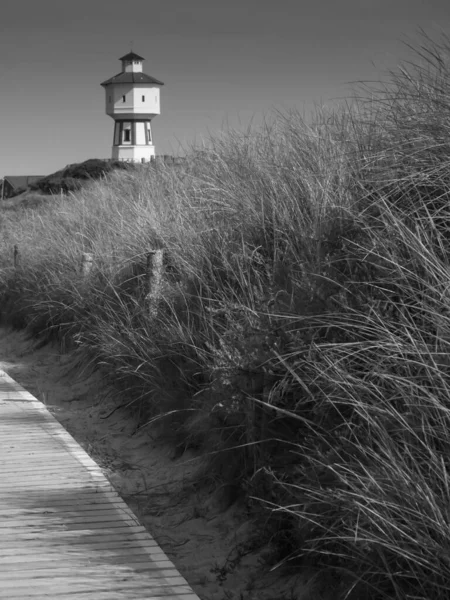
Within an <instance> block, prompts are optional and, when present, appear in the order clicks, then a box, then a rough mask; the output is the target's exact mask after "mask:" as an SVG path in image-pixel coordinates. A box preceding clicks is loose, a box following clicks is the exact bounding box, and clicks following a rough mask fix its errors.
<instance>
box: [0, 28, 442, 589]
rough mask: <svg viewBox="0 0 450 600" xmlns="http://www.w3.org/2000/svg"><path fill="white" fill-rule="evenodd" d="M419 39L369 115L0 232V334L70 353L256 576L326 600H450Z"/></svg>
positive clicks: (430, 135)
mask: <svg viewBox="0 0 450 600" xmlns="http://www.w3.org/2000/svg"><path fill="white" fill-rule="evenodd" d="M422 40H423V43H422V44H418V46H417V48H416V50H417V56H418V61H417V64H412V65H409V66H406V67H405V66H404V67H402V69H401V70H400V71H398V72H396V73H393V74H392V79H391V81H390V83H389V84H388V85H386V86H385V87H384V88H383V89H381V88H380V90H379V91H378V95H377V94H374V93H372V94H371V95H372V100H371V101H370V103H369V102H365V101H363V100H360V101H359V102H354V103H353V104H352V105H351V107H349V108H346V109H339V110H338V109H336V110H334V111H333V112H325V111H318V113H317V115H316V117H315V121H314V122H313V123H312V124H306V123H305V122H304V120H303V119H302V118H301V117H300V115H299V114H298V113H296V112H295V111H292V112H290V113H285V114H275V115H273V116H272V117H271V118H270V119H269V118H268V119H267V122H266V123H265V125H264V126H263V127H261V128H260V129H251V130H248V131H246V132H236V131H227V132H226V133H224V134H223V135H222V136H218V137H216V138H214V139H212V140H211V141H210V147H209V148H208V151H207V152H197V151H195V150H192V152H191V153H190V155H189V157H188V159H187V160H186V162H185V164H183V165H182V166H180V167H177V168H174V167H172V166H165V165H164V164H160V165H158V166H157V167H156V168H149V167H147V168H141V169H136V170H135V171H133V172H128V171H123V172H116V173H112V174H111V175H109V176H108V177H106V178H105V179H103V180H101V181H96V182H91V183H90V184H88V185H86V186H85V187H83V189H81V190H80V191H79V192H77V193H74V194H70V195H68V196H58V197H54V198H53V199H52V201H51V202H50V203H48V204H46V205H43V204H40V205H39V206H37V207H34V208H33V207H31V208H26V207H25V208H22V209H20V210H17V211H7V212H3V213H2V214H1V215H0V219H1V223H0V227H1V231H2V240H1V242H0V244H1V253H0V257H1V258H0V260H1V264H0V282H1V286H0V296H1V298H0V300H1V302H0V306H1V308H2V316H3V319H4V320H6V321H7V322H9V323H13V324H15V325H17V326H20V327H28V329H29V330H30V331H31V332H33V333H35V334H40V335H43V334H45V335H52V336H55V337H57V338H59V339H60V340H63V341H64V342H65V343H66V344H76V345H79V346H80V347H82V348H84V349H85V350H86V351H89V353H90V356H91V357H92V360H93V361H95V362H96V363H98V364H101V365H103V366H104V367H105V368H107V369H108V372H109V373H110V377H111V380H112V382H113V383H114V385H116V386H117V389H119V390H122V391H123V390H126V392H127V393H126V398H127V403H128V404H130V406H134V407H135V408H136V409H139V410H140V411H141V414H142V426H143V427H154V428H155V427H157V428H159V430H160V431H161V432H162V433H164V434H165V435H175V437H176V440H177V443H179V444H180V448H181V449H183V448H187V447H195V448H197V449H200V450H201V452H202V453H203V454H204V456H205V457H207V458H208V469H207V472H208V473H209V477H210V479H211V481H212V482H214V483H215V485H217V486H218V487H219V486H225V487H226V489H227V490H228V491H229V493H230V494H231V498H234V497H241V498H244V500H245V501H246V502H247V504H248V506H249V507H250V508H251V510H252V511H253V512H252V514H257V515H259V518H261V519H262V521H263V522H264V524H265V527H264V528H261V532H262V533H261V536H262V538H263V541H265V542H266V543H267V544H268V545H269V547H270V548H271V551H272V552H271V554H270V556H269V557H268V564H269V565H271V566H276V565H278V566H280V565H281V566H284V567H292V568H295V569H300V568H302V565H303V566H306V565H307V566H309V567H311V566H314V567H315V568H316V569H317V570H318V572H320V573H323V574H325V573H332V574H333V575H334V577H335V578H336V582H337V583H336V589H335V590H333V595H332V597H333V598H339V599H342V600H343V599H344V598H345V599H351V598H353V599H360V598H370V599H381V598H398V599H402V600H403V599H404V600H406V599H410V600H412V599H415V600H419V599H423V600H425V599H431V598H433V599H440V598H442V599H444V598H445V599H447V598H448V597H449V593H450V583H449V582H450V560H449V556H450V552H449V550H450V548H449V546H450V515H449V511H450V497H449V496H450V492H449V481H448V477H449V458H448V457H449V456H450V435H449V431H450V405H449V397H450V378H449V377H450V357H449V343H450V318H449V308H448V306H449V304H448V294H449V272H450V271H449V261H448V255H449V253H448V222H449V216H450V215H449V214H448V212H449V208H448V206H449V203H448V190H449V183H450V182H449V181H448V180H449V178H450V171H449V169H448V157H449V156H450V145H449V140H450V136H449V135H448V133H449V132H448V131H447V129H448V127H449V123H450V102H449V101H448V98H450V89H449V88H450V83H449V82H450V78H449V63H448V57H449V51H450V41H449V40H448V39H447V38H445V37H443V38H442V40H440V41H439V42H435V41H432V40H430V39H428V38H427V37H426V36H425V35H423V37H422ZM373 98H375V99H373ZM14 244H16V245H18V247H19V249H20V265H19V266H18V267H17V268H14V267H13V265H12V248H13V246H14ZM151 248H163V249H164V251H165V273H164V293H163V297H162V299H161V303H160V306H159V310H158V316H157V317H156V318H155V319H151V318H149V316H148V313H147V310H146V307H145V302H144V299H145V298H144V297H145V292H146V289H145V261H146V253H147V251H148V250H149V249H151ZM82 252H90V253H92V254H93V256H94V266H93V271H92V272H91V275H90V277H89V278H88V279H87V280H84V279H82V278H81V276H80V274H79V261H80V256H81V253H82ZM181 451H182V450H181ZM311 597H313V596H311Z"/></svg>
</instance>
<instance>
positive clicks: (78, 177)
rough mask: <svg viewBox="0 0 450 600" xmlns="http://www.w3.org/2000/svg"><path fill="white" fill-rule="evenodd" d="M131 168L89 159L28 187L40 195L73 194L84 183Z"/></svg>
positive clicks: (121, 164)
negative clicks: (115, 171)
mask: <svg viewBox="0 0 450 600" xmlns="http://www.w3.org/2000/svg"><path fill="white" fill-rule="evenodd" d="M132 168H133V165H130V164H129V163H124V162H121V161H118V160H102V159H99V158H90V159H89V160H85V161H84V162H82V163H76V164H73V165H68V166H67V167H65V168H64V169H61V170H60V171H57V172H56V173H52V174H51V175H47V176H46V177H41V178H40V179H38V180H37V181H35V182H34V183H32V184H31V185H30V190H32V191H39V192H41V193H42V194H59V193H67V192H75V191H76V190H78V189H80V187H82V185H83V184H84V183H85V182H86V181H89V180H92V179H99V178H101V177H103V176H105V175H106V174H107V173H110V172H111V171H114V170H116V169H122V170H123V169H132ZM21 191H23V190H21Z"/></svg>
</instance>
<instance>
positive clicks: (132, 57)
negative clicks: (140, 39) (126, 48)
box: [119, 52, 145, 60]
mask: <svg viewBox="0 0 450 600" xmlns="http://www.w3.org/2000/svg"><path fill="white" fill-rule="evenodd" d="M119 60H145V58H142V56H139V54H136V53H135V52H128V54H125V56H122V58H119Z"/></svg>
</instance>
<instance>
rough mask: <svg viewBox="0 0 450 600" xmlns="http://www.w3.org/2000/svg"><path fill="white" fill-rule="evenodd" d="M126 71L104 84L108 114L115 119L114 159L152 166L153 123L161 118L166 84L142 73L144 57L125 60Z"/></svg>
mask: <svg viewBox="0 0 450 600" xmlns="http://www.w3.org/2000/svg"><path fill="white" fill-rule="evenodd" d="M119 60H121V61H122V71H121V72H120V73H118V74H117V75H114V77H111V78H110V79H107V80H106V81H104V82H103V83H102V86H103V87H104V88H105V99H106V114H107V115H109V116H110V117H112V118H113V119H114V138H113V147H112V158H113V159H116V160H125V161H131V162H149V161H150V160H152V159H153V158H154V156H155V146H154V144H153V137H152V128H151V120H152V119H153V117H154V116H155V115H159V114H161V108H160V99H159V92H160V89H161V86H162V85H164V84H163V82H162V81H158V80H157V79H155V78H154V77H150V75H146V74H145V73H143V72H142V61H143V60H144V59H143V58H142V56H139V55H138V54H135V53H134V52H129V53H128V54H126V55H125V56H122V58H120V59H119Z"/></svg>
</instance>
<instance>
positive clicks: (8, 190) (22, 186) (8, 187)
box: [0, 175, 43, 200]
mask: <svg viewBox="0 0 450 600" xmlns="http://www.w3.org/2000/svg"><path fill="white" fill-rule="evenodd" d="M42 177H43V175H5V176H4V177H3V179H2V181H1V194H0V198H1V199H2V200H3V198H12V196H17V194H20V193H21V192H24V191H25V190H26V189H27V187H28V186H29V185H30V184H32V183H34V182H35V181H38V179H41V178H42Z"/></svg>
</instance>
